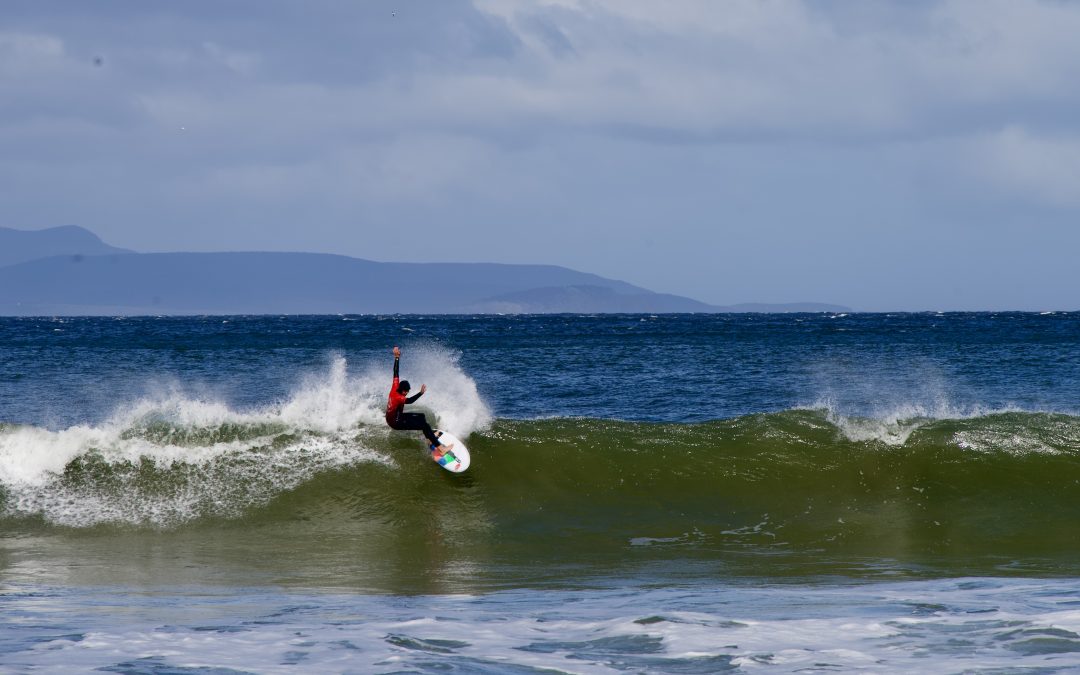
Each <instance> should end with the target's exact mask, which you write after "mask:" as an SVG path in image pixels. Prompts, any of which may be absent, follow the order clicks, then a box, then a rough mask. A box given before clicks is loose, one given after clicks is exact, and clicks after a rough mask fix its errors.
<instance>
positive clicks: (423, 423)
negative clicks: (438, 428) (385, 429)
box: [394, 413, 442, 446]
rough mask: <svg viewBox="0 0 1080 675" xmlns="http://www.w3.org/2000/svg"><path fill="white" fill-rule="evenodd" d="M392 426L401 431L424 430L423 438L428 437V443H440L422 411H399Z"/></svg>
mask: <svg viewBox="0 0 1080 675" xmlns="http://www.w3.org/2000/svg"><path fill="white" fill-rule="evenodd" d="M394 428H395V429H399V430H403V431H422V432H424V438H426V439H428V443H431V444H432V445H436V446H437V445H442V443H440V442H439V437H438V436H436V435H435V431H434V430H433V429H432V428H431V425H430V424H428V421H427V416H426V415H424V413H401V415H400V416H399V417H398V419H397V424H395V425H394Z"/></svg>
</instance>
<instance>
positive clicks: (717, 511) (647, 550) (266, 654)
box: [0, 313, 1080, 673]
mask: <svg viewBox="0 0 1080 675" xmlns="http://www.w3.org/2000/svg"><path fill="white" fill-rule="evenodd" d="M395 345H399V346H400V347H401V348H402V361H401V372H402V376H403V377H405V378H407V379H409V380H410V381H411V382H412V384H413V391H414V393H415V392H416V391H418V388H419V385H420V384H421V383H425V384H427V388H428V391H427V393H426V394H425V395H424V396H423V398H421V399H420V401H418V402H417V404H416V406H415V408H416V409H419V410H423V411H425V412H426V413H427V414H428V416H429V418H431V419H432V420H433V421H436V422H437V426H440V427H443V428H445V429H447V430H450V431H452V432H454V433H455V434H457V435H458V436H459V437H461V438H463V439H464V440H465V441H466V442H467V443H468V446H469V448H470V450H471V452H472V457H473V463H472V467H471V468H470V469H469V470H468V472H466V473H465V474H463V475H452V474H450V473H448V472H446V471H444V470H442V469H440V468H439V467H438V466H436V465H435V464H434V463H433V462H431V460H430V459H429V458H428V456H427V454H426V452H425V448H424V445H423V443H422V439H421V437H420V435H419V434H418V433H414V432H396V431H391V430H390V429H388V428H387V427H386V425H385V423H384V421H383V410H384V406H385V401H386V394H387V392H388V390H389V386H390V380H391V371H392V365H393V357H392V355H391V348H392V347H393V346H395ZM1077 670H1080V313H1043V314H1036V313H916V314H860V313H852V314H776V315H768V314H765V315H762V314H718V315H599V316H579V315H555V316H548V315H545V316H487V315H485V316H408V315H407V316H309V317H303V316H300V317H297V316H282V317H277V316H258V317H243V316H236V317H231V316H230V317H221V316H213V317H137V318H124V317H116V318H67V317H63V318H0V671H2V672H113V673H241V672H243V673H247V672H251V673H278V672H298V671H299V672H342V673H346V672H348V673H624V672H634V673H637V672H645V673H715V672H761V673H791V672H799V673H825V672H828V673H836V672H853V673H893V672H920V673H962V672H970V673H1014V672H1024V673H1027V672H1033V673H1055V672H1074V671H1077Z"/></svg>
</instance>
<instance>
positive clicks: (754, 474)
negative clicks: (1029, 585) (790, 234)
mask: <svg viewBox="0 0 1080 675" xmlns="http://www.w3.org/2000/svg"><path fill="white" fill-rule="evenodd" d="M92 432H93V430H90V431H89V432H86V433H85V434H84V436H88V437H90V440H89V441H87V440H86V439H85V438H84V439H83V440H82V441H80V443H81V445H78V448H77V449H76V450H71V448H70V447H69V445H71V444H70V443H69V444H67V445H65V440H64V438H63V435H64V434H71V433H73V432H72V431H70V430H69V431H66V432H55V433H54V432H46V431H44V430H40V429H27V428H25V427H22V428H20V427H10V426H9V427H6V428H3V429H0V442H4V443H6V446H5V447H7V451H6V452H7V454H8V457H5V458H4V461H5V462H10V461H12V460H11V453H12V448H13V447H16V446H17V444H15V443H14V442H13V441H12V439H13V438H14V437H15V435H21V436H18V437H19V438H20V439H22V442H23V445H25V444H26V443H30V442H31V441H32V440H33V439H35V438H36V439H38V440H37V443H38V445H37V446H35V447H37V448H38V449H39V450H41V448H45V449H46V450H47V451H50V452H54V453H61V452H62V450H63V451H67V452H69V453H71V454H70V456H62V457H60V458H59V459H56V458H54V459H55V461H54V462H53V463H52V464H49V463H48V462H45V464H43V468H41V470H40V471H38V472H37V473H34V474H24V475H16V474H15V471H14V469H13V467H12V466H0V469H2V470H3V473H0V476H2V477H3V488H2V494H0V500H2V508H3V514H4V515H3V518H2V519H0V533H6V534H8V535H16V534H22V535H31V536H46V538H48V537H52V538H54V539H56V538H60V539H62V540H64V541H66V542H67V543H68V544H70V541H71V540H72V538H74V539H75V540H77V541H78V542H80V546H84V547H89V548H90V549H94V548H95V547H98V546H100V547H114V548H115V547H117V546H135V547H136V548H137V547H140V546H142V547H146V546H152V547H163V548H164V549H166V550H169V551H172V552H173V554H175V555H179V556H180V558H181V559H189V558H190V556H192V555H195V553H192V551H193V550H194V551H196V552H201V553H200V555H208V556H217V557H218V558H221V557H225V558H230V559H235V560H236V563H237V568H238V569H239V568H240V567H242V568H243V569H244V570H245V573H246V574H254V573H260V571H261V573H265V574H267V575H270V576H271V577H273V578H275V579H277V580H278V581H281V582H287V581H288V579H289V578H290V576H291V575H292V574H293V572H294V571H295V573H296V574H297V575H299V574H300V572H299V570H301V569H303V570H304V573H303V574H304V575H306V576H305V578H308V579H310V578H311V575H312V574H315V576H316V577H318V575H319V574H325V575H326V577H327V580H328V583H339V582H341V580H342V579H348V580H351V581H349V583H353V584H360V585H367V584H371V585H374V586H376V587H380V586H381V585H382V584H383V583H384V582H385V583H386V584H389V585H390V587H393V588H402V587H408V588H412V587H416V588H421V589H424V588H428V585H430V584H431V583H434V582H436V581H437V582H438V583H443V584H450V587H451V588H453V584H454V583H458V582H460V583H464V584H465V585H466V586H467V585H468V583H466V581H469V582H470V583H471V582H476V581H477V580H478V579H480V580H483V579H486V580H488V581H491V582H493V583H498V581H499V580H500V579H505V578H508V577H520V576H522V570H525V569H527V570H529V571H528V576H529V578H530V579H533V580H535V582H536V583H543V582H544V581H545V580H558V579H563V578H566V576H567V575H568V574H571V573H572V574H574V575H578V576H580V575H581V574H585V575H588V573H589V570H604V573H605V575H608V576H610V573H611V570H612V569H621V568H624V567H625V568H626V570H627V573H631V572H632V570H634V569H638V568H640V567H641V566H651V567H652V568H655V567H661V568H666V569H668V570H670V572H671V573H672V574H675V575H680V574H778V575H783V574H808V573H814V574H819V573H822V572H829V571H832V570H834V571H844V572H845V573H850V572H851V571H852V570H853V569H860V568H863V569H867V570H870V571H871V572H873V573H882V572H890V571H895V570H896V569H902V570H903V571H905V572H907V573H912V572H916V573H917V572H919V571H920V570H929V571H935V570H936V571H941V572H943V573H949V574H956V573H965V572H979V573H986V572H998V573H1008V572H1009V571H1010V570H1012V569H1022V570H1023V571H1025V573H1031V571H1032V570H1036V571H1041V572H1045V573H1069V574H1072V573H1076V572H1077V571H1078V570H1080V557H1078V556H1076V555H1075V551H1076V548H1077V542H1080V418H1075V417H1069V416H1065V415H1049V414H1032V413H1018V412H1010V413H1001V414H993V415H987V416H982V417H975V418H971V419H959V420H936V421H935V420H918V419H916V420H901V421H895V422H882V421H876V420H859V419H850V418H836V417H834V416H831V415H829V414H826V413H824V412H822V411H810V410H806V411H788V412H783V413H772V414H762V415H753V416H748V417H742V418H738V419H734V420H727V421H720V422H713V423H708V424H699V425H680V424H644V423H641V424H639V423H628V422H615V421H602V420H589V419H550V420H537V421H506V420H502V421H497V422H495V423H494V424H492V425H491V426H490V427H489V428H487V429H486V430H484V431H480V432H476V433H473V434H472V435H471V436H470V437H469V438H468V439H466V440H467V442H468V444H469V448H470V450H471V452H472V454H473V466H472V468H471V469H470V470H469V471H468V472H467V473H466V474H464V475H461V476H456V475H451V474H449V473H448V472H446V471H443V470H441V469H439V468H438V467H437V466H436V465H435V464H434V463H432V462H431V461H430V459H428V458H427V456H426V454H425V453H424V451H423V446H422V444H421V442H420V440H419V436H416V435H413V434H405V433H396V432H390V431H388V430H386V429H383V428H377V427H364V426H362V425H361V426H358V427H355V428H351V429H348V430H344V431H334V432H319V431H312V430H299V429H293V428H290V427H288V426H286V425H282V424H276V423H275V424H249V425H243V424H241V425H237V424H236V423H230V424H223V425H221V426H220V427H210V428H183V427H178V426H176V425H168V424H164V423H160V422H153V423H146V424H142V425H139V426H133V427H131V428H126V429H122V430H119V431H115V432H113V433H111V434H105V433H101V434H98V435H99V436H100V438H99V439H97V441H94V439H93V437H94V433H92ZM28 439H29V440H28ZM95 443H96V444H95ZM50 444H51V445H50ZM19 447H21V446H19ZM65 449H66V450H65ZM39 454H40V453H39ZM39 459H40V457H39ZM312 569H318V570H320V572H319V573H313V572H312ZM331 579H333V580H336V581H330V580H331ZM380 580H381V581H380ZM455 580H456V581H455ZM440 588H443V587H440Z"/></svg>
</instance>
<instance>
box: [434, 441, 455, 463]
mask: <svg viewBox="0 0 1080 675" xmlns="http://www.w3.org/2000/svg"><path fill="white" fill-rule="evenodd" d="M453 449H454V444H453V443H451V444H450V445H439V446H434V445H433V446H431V456H432V457H434V458H435V459H437V460H438V459H442V457H443V455H445V454H446V453H448V452H450V451H451V450H453Z"/></svg>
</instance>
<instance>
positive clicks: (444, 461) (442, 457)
mask: <svg viewBox="0 0 1080 675" xmlns="http://www.w3.org/2000/svg"><path fill="white" fill-rule="evenodd" d="M435 435H436V436H438V437H439V442H441V443H442V444H443V445H444V446H446V445H453V446H454V447H453V448H451V449H450V450H448V451H447V452H445V453H441V452H435V451H434V450H429V451H428V453H429V454H430V455H431V459H432V460H434V461H435V463H436V464H438V465H439V466H441V467H442V468H444V469H446V470H447V471H449V472H450V473H461V472H463V471H465V469H468V468H469V463H470V462H472V458H471V457H469V449H468V448H466V447H465V444H464V443H462V442H461V439H459V438H458V437H457V436H455V435H454V434H452V433H450V432H449V431H439V430H438V429H436V430H435Z"/></svg>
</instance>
